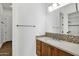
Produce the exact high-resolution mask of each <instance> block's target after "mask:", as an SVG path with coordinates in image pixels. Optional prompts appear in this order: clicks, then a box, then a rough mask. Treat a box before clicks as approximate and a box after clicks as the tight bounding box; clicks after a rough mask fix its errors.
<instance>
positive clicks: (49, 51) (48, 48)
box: [47, 44, 52, 56]
mask: <svg viewBox="0 0 79 59" xmlns="http://www.w3.org/2000/svg"><path fill="white" fill-rule="evenodd" d="M51 50H52V47H51V46H50V45H48V44H47V55H48V56H51V54H52V53H51Z"/></svg>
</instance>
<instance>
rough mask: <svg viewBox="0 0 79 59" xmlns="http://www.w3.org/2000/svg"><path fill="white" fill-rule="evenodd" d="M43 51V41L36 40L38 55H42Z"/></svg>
mask: <svg viewBox="0 0 79 59" xmlns="http://www.w3.org/2000/svg"><path fill="white" fill-rule="evenodd" d="M41 52H42V45H41V41H39V40H36V54H37V55H38V56H41Z"/></svg>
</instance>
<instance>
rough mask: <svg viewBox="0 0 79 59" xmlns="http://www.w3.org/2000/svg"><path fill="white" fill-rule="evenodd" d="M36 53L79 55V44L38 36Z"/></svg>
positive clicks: (45, 54) (41, 54) (40, 54)
mask: <svg viewBox="0 0 79 59" xmlns="http://www.w3.org/2000/svg"><path fill="white" fill-rule="evenodd" d="M36 54H37V55H38V56H74V55H76V56H77V55H79V44H75V43H71V42H66V41H62V40H57V39H52V38H50V37H38V38H36Z"/></svg>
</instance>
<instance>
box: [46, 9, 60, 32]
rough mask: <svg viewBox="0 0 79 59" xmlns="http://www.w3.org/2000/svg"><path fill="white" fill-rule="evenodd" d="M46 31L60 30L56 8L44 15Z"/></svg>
mask: <svg viewBox="0 0 79 59" xmlns="http://www.w3.org/2000/svg"><path fill="white" fill-rule="evenodd" d="M46 32H51V33H59V32H60V19H59V10H58V9H57V10H55V11H53V12H51V13H48V14H47V15H46Z"/></svg>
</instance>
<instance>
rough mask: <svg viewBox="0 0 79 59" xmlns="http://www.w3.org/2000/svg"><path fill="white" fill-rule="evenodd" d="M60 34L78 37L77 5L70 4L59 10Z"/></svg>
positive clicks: (78, 17) (78, 18)
mask: <svg viewBox="0 0 79 59" xmlns="http://www.w3.org/2000/svg"><path fill="white" fill-rule="evenodd" d="M59 10H60V12H59V17H60V22H61V23H60V28H61V29H60V33H61V34H67V35H75V36H79V3H71V4H68V5H66V6H64V7H62V8H60V9H59Z"/></svg>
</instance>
